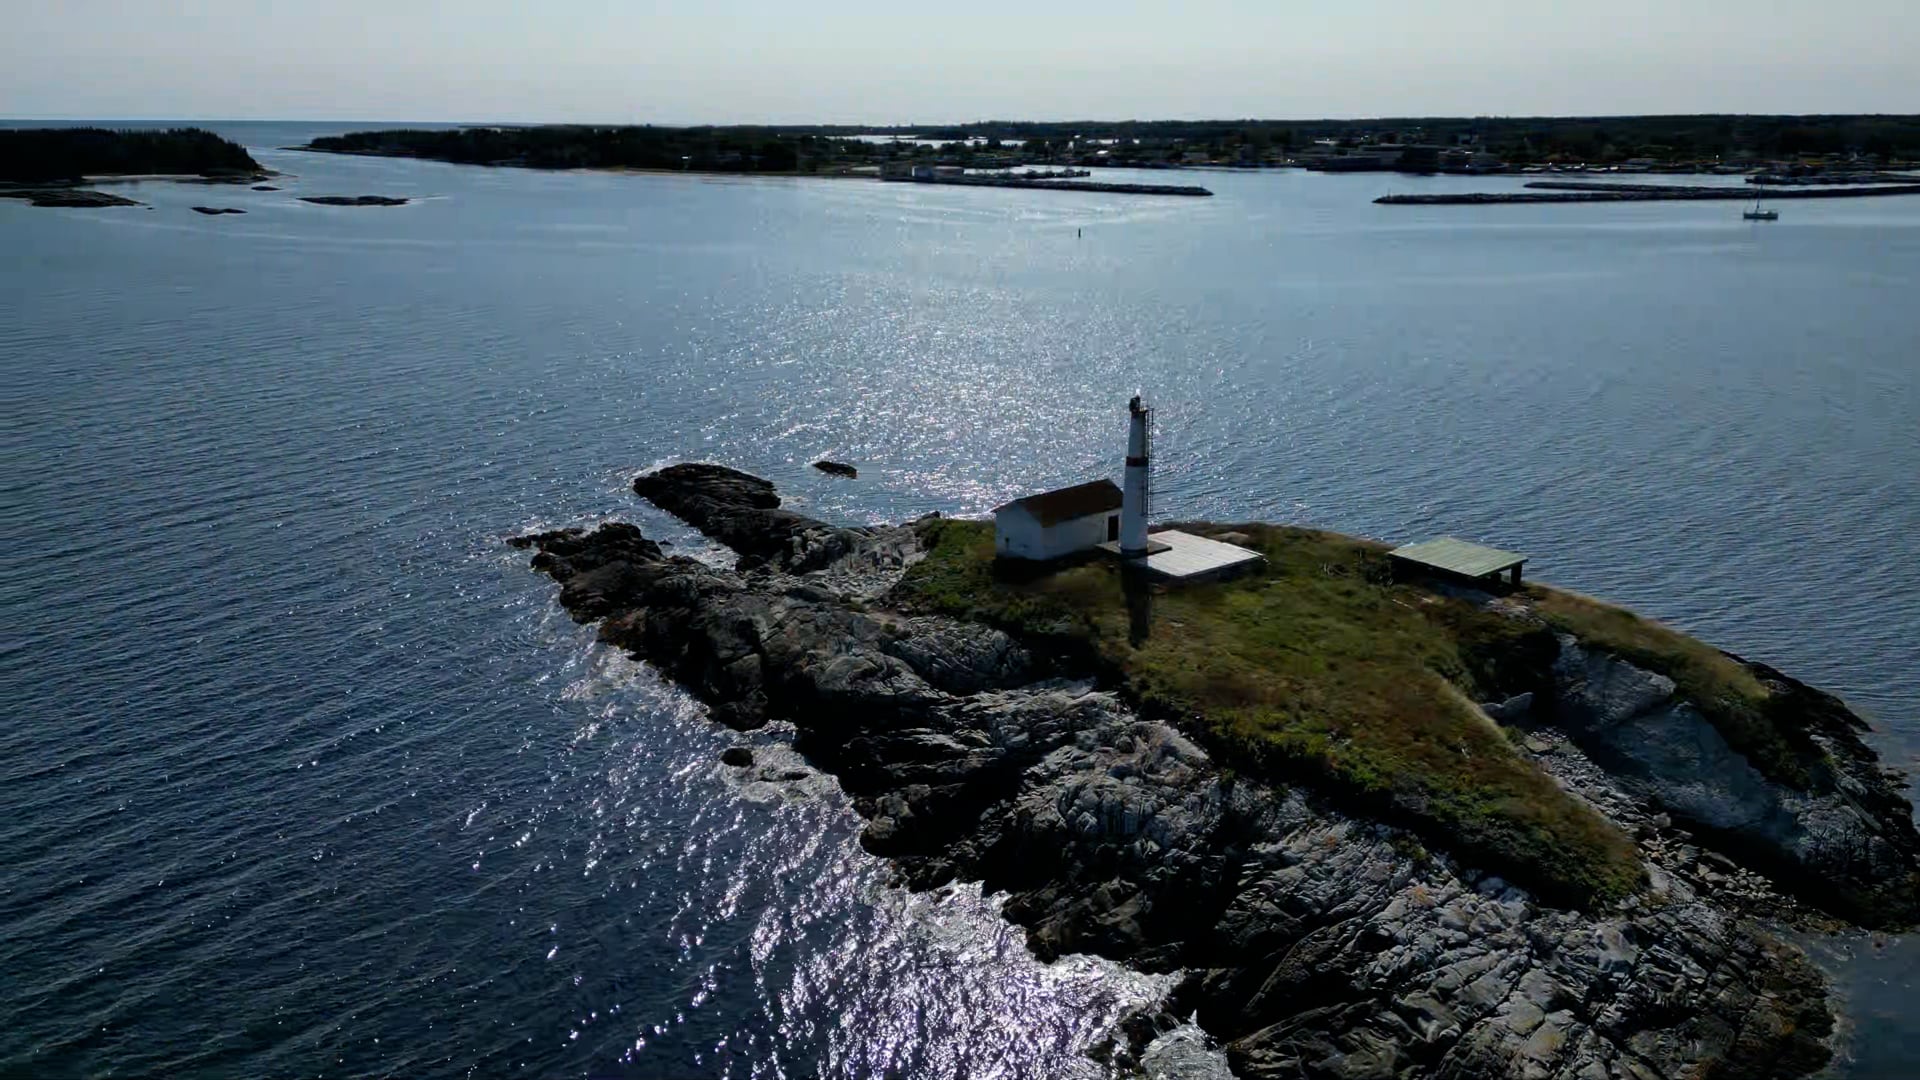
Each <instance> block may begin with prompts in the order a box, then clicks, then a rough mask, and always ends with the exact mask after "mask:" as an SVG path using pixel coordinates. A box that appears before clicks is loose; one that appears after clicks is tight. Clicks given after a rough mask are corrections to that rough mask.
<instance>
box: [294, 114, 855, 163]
mask: <svg viewBox="0 0 1920 1080" xmlns="http://www.w3.org/2000/svg"><path fill="white" fill-rule="evenodd" d="M840 143H841V140H837V139H826V138H819V137H816V136H812V135H803V134H797V133H793V132H787V133H784V134H783V133H782V132H780V131H776V130H775V129H771V128H759V127H719V128H716V127H698V128H670V127H653V126H651V125H649V126H646V127H587V126H580V125H545V126H540V127H484V128H459V129H455V130H438V131H427V130H416V129H401V130H393V131H356V132H352V133H350V134H346V135H328V136H324V137H322V138H318V139H315V140H313V143H312V144H311V149H314V150H325V151H328V152H331V153H336V154H375V155H379V156H383V157H418V158H430V159H432V160H435V161H451V162H455V163H457V164H462V165H519V166H524V167H527V168H534V169H609V168H625V169H691V170H697V171H700V172H759V173H764V172H775V173H784V172H795V171H800V170H802V169H803V165H804V166H807V167H811V166H817V165H818V164H820V163H822V162H824V161H825V160H826V159H827V158H828V157H830V156H831V155H832V153H833V152H834V151H836V150H842V149H844V148H843V147H841V145H840ZM860 146H861V147H862V148H864V146H865V144H860Z"/></svg>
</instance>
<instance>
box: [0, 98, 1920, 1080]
mask: <svg viewBox="0 0 1920 1080" xmlns="http://www.w3.org/2000/svg"><path fill="white" fill-rule="evenodd" d="M213 126H215V127H216V128H218V129H220V130H223V131H224V132H226V133H228V134H230V135H231V136H233V137H235V138H237V139H239V140H240V141H242V142H244V143H246V144H247V145H248V146H249V147H251V148H253V149H254V150H255V152H256V156H257V157H259V158H260V160H262V161H263V162H264V163H266V164H267V165H268V166H270V167H272V168H275V169H279V170H283V171H285V172H286V173H288V174H290V175H288V176H287V177H286V178H284V179H283V180H281V181H277V183H278V184H279V185H280V186H281V187H283V188H284V189H285V190H283V191H280V192H254V191H250V190H247V189H237V190H235V189H228V188H206V187H198V186H187V185H176V184H164V183H144V184H140V185H137V186H132V187H128V188H125V189H119V190H125V191H127V192H128V193H129V194H131V195H132V196H133V197H135V198H138V199H141V200H142V201H145V202H148V203H149V204H151V207H152V208H151V209H147V208H122V209H111V210H81V211H75V210H53V209H38V208H31V207H27V206H24V205H21V204H18V203H14V202H9V201H0V400H4V402H5V407H4V409H0V450H4V454H3V455H0V461H4V470H5V471H4V481H5V483H4V491H5V496H4V503H3V504H0V505H3V506H4V513H0V530H4V531H3V532H0V538H4V540H5V541H6V543H7V547H8V549H9V550H11V551H12V552H13V553H14V554H13V558H11V559H10V560H9V561H8V563H7V565H6V567H5V570H4V572H0V595H3V596H4V600H5V604H6V611H7V615H8V618H7V627H8V629H7V632H6V633H5V635H4V636H0V657H4V664H3V665H0V702H3V703H4V705H5V709H6V723H5V724H4V725H0V1074H4V1075H22V1076H36V1077H39V1076H49V1077H58V1076H82V1075H85V1076H95V1075H103V1076H104V1075H120V1076H149V1075H165V1074H171V1075H196V1076H200V1075H204V1076H236V1077H237V1076H258V1075H271V1076H380V1075H406V1076H455V1075H473V1076H491V1075H505V1074H517V1075H529V1076H532V1075H538V1076H559V1075H574V1076H583V1075H584V1076H634V1077H654V1076H715V1077H720V1076H725V1077H809V1076H835V1077H838V1076H887V1075H897V1076H913V1077H922V1076H928V1077H961V1076H968V1077H979V1076H1007V1077H1024V1076H1034V1077H1042V1076H1071V1075H1081V1076H1098V1075H1101V1073H1100V1070H1099V1068H1098V1067H1097V1066H1096V1065H1094V1063H1093V1062H1091V1061H1090V1060H1089V1059H1087V1058H1086V1057H1085V1056H1084V1050H1085V1049H1086V1048H1087V1047H1088V1046H1090V1045H1092V1044H1093V1043H1095V1042H1097V1041H1098V1040H1099V1039H1101V1038H1102V1037H1104V1036H1105V1035H1106V1034H1107V1033H1108V1031H1109V1030H1110V1029H1111V1026H1112V1024H1113V1022H1114V1019H1115V1017H1116V1016H1117V1015H1119V1013H1120V1012H1122V1011H1123V1010H1124V1009H1126V1008H1128V1007H1129V1006H1131V1005H1134V1004H1138V1003H1140V1002H1144V1001H1148V1000H1150V999H1152V998H1153V997H1154V996H1155V995H1156V994H1158V993H1160V992H1162V990H1163V989H1164V985H1165V983H1164V980H1156V979H1151V978H1146V977H1142V976H1138V975H1134V974H1130V973H1128V972H1125V971H1124V970H1122V969H1119V968H1116V967H1114V966H1113V965H1110V964H1105V963H1102V962H1099V961H1097V960H1092V959H1088V958H1069V959H1067V960H1064V961H1062V962H1059V963H1056V964H1052V965H1043V964H1039V963H1037V962H1035V961H1034V960H1033V959H1032V958H1031V957H1030V956H1029V955H1028V954H1027V953H1026V951H1025V947H1024V943H1023V940H1022V937H1021V934H1020V933H1019V932H1018V931H1017V930H1014V929H1012V928H1010V927H1008V926H1007V925H1006V924H1005V923H1004V922H1003V921H1001V920H1000V919H999V917H998V915H997V905H996V902H995V900H994V898H992V897H983V896H981V895H979V892H978V890H977V889H968V888H956V889H952V890H947V891H945V892H942V893H936V894H911V893H907V892H905V891H903V890H901V889H899V888H897V887H893V886H892V885H890V884H889V875H888V872H887V868H886V867H885V865H884V864H882V863H879V862H878V861H877V860H874V859H872V858H870V857H868V856H866V855H865V854H863V853H862V852H861V851H860V849H859V846H858V843H857V841H856V836H857V832H858V821H857V819H856V818H855V817H854V815H853V814H852V812H851V811H850V809H849V808H848V806H847V803H846V800H845V799H844V798H843V797H842V796H841V795H840V794H839V793H838V792H837V789H836V788H835V787H834V785H833V784H832V783H831V782H830V781H829V780H826V779H823V778H817V777H816V778H814V779H810V780H806V781H802V782H798V783H794V784H786V785H780V786H778V787H777V788H776V787H771V786H765V785H741V784H740V783H738V782H737V781H736V780H734V779H733V778H731V777H730V776H729V775H728V774H727V773H728V771H727V770H725V769H723V768H721V767H719V765H718V756H719V753H720V751H721V750H722V749H724V748H725V747H726V746H727V745H730V743H731V741H732V737H731V736H730V735H728V734H726V733H723V732H721V731H719V730H717V729H716V728H715V727H714V726H712V725H710V724H708V723H707V722H706V721H705V720H704V719H703V718H702V716H701V714H700V709H699V707H698V706H697V705H695V704H693V703H692V702H690V701H689V700H688V699H687V698H686V697H685V696H684V695H683V694H681V693H679V692H678V691H676V690H675V689H674V688H672V687H671V686H668V685H665V684H663V683H662V682H661V681H660V680H659V679H658V678H656V677H655V676H654V675H653V674H652V673H650V672H649V671H648V670H646V669H645V668H644V667H643V666H640V665H637V664H634V663H632V662H630V661H628V660H625V659H624V658H622V657H619V656H617V655H613V654H610V653H608V652H607V651H606V650H603V649H600V648H597V647H596V646H594V644H593V642H592V639H591V634H590V633H589V632H587V631H584V630H582V629H580V628H578V627H575V626H573V625H572V624H571V623H570V622H569V621H567V619H566V618H565V617H564V615H562V614H561V613H559V611H558V609H557V606H556V604H555V603H554V600H553V588H552V586H551V585H550V584H549V583H547V582H546V581H545V580H544V579H543V578H541V577H539V576H537V575H534V574H532V573H530V572H529V571H528V570H527V569H526V567H525V561H524V558H523V557H522V555H521V554H520V553H515V552H511V551H509V550H507V549H506V548H505V547H504V546H503V545H502V543H501V539H502V538H503V537H505V536H508V535H511V534H514V533H518V532H521V531H525V530H528V529H532V528H549V527H554V526H558V525H563V524H588V523H592V522H595V521H599V520H603V519H607V518H613V517H620V518H626V519H629V520H634V521H637V522H639V523H640V524H642V526H643V527H645V528H647V529H648V530H649V533H650V534H657V535H660V536H662V537H665V538H667V539H669V540H671V541H672V542H674V543H676V544H678V545H680V546H681V547H683V548H686V549H691V550H693V551H695V552H700V553H704V554H708V555H711V556H712V557H719V553H717V552H713V551H712V549H711V548H709V547H707V546H706V545H704V543H703V542H702V541H700V540H699V538H698V537H697V536H694V535H692V534H691V533H690V532H689V531H688V530H686V529H685V528H683V527H680V526H678V525H677V524H676V523H674V522H672V521H670V520H668V519H666V518H664V517H663V516H661V515H659V514H658V513H656V512H653V511H651V510H650V509H649V508H647V507H645V506H643V505H641V504H639V502H638V500H636V499H635V498H634V497H633V496H632V495H631V494H630V493H629V492H628V491H627V488H626V482H627V480H628V478H629V477H630V476H631V475H632V474H633V473H634V472H636V471H639V470H641V469H644V468H647V467H650V466H654V465H658V464H662V463H666V462H670V461H675V460H681V459H689V458H692V459H707V460H715V461H721V462H725V463H728V464H732V465H736V466H739V467H741V468H745V469H748V470H751V471H754V472H758V473H761V474H763V475H766V476H769V477H771V478H772V479H774V480H776V481H777V482H778V483H780V485H781V486H782V488H783V490H784V491H785V492H787V493H788V494H789V495H790V496H791V498H792V500H793V502H794V503H795V504H796V505H797V506H798V507H800V508H801V509H803V510H806V511H807V512H810V513H814V514H817V515H821V516H824V517H828V518H832V519H835V520H847V521H862V522H867V521H874V522H877V521H884V520H896V519H899V518H902V517H906V516H911V515H916V514H919V513H923V512H925V511H928V510H941V511H943V512H948V513H962V514H977V513H982V512H984V511H986V510H987V509H989V508H990V507H992V506H993V505H995V504H996V503H997V502H999V501H1002V500H1003V499H1005V498H1008V497H1010V496H1013V495H1016V494H1019V493H1022V492H1026V491H1030V490H1033V489H1036V488H1039V487H1043V486H1050V485H1054V484H1059V483H1066V482H1072V481H1078V480H1082V479H1087V478H1090V477H1093V476H1098V475H1104V474H1112V473H1114V472H1117V470H1118V463H1119V458H1120V456H1121V454H1122V453H1123V447H1122V437H1123V433H1124V404H1125V401H1126V399H1127V397H1128V396H1129V395H1130V394H1132V393H1133V392H1134V391H1135V390H1144V391H1146V392H1147V393H1149V394H1150V395H1151V396H1152V397H1153V398H1154V400H1155V402H1156V404H1157V405H1158V407H1159V411H1158V413H1157V420H1158V431H1157V435H1156V438H1157V443H1156V447H1155V455H1156V468H1157V469H1158V474H1157V477H1156V483H1157V488H1156V510H1157V513H1158V514H1160V515H1161V516H1163V517H1166V518H1191V517H1209V518H1216V519H1230V518H1237V519H1246V518H1261V519H1269V520H1281V521H1290V522H1298V523H1303V524H1310V525H1315V526H1321V527H1327V528H1334V529H1340V530H1343V531H1348V532H1356V533H1363V534H1367V535H1372V536H1377V537H1380V538H1383V539H1390V540H1396V541H1398V540H1406V539H1412V538H1417V537H1423V536H1427V535H1432V534H1439V533H1452V534H1457V535H1463V536H1470V537H1475V538H1479V539H1482V540H1485V541H1487V542H1490V543H1495V544H1498V545H1501V546H1504V547H1511V548H1515V549H1518V550H1521V551H1524V552H1527V553H1529V554H1530V555H1531V556H1532V557H1533V560H1534V561H1533V562H1532V563H1531V564H1530V567H1529V571H1530V573H1532V574H1533V575H1535V576H1538V577H1541V578H1545V579H1549V580H1552V581H1554V582H1556V583H1559V584H1562V585H1565V586H1569V587H1573V588H1577V589H1581V590H1584V591H1589V592H1593V593H1596V594H1600V595H1604V596H1606V597H1609V598H1611V599H1615V600H1619V601H1622V602H1625V603H1628V604H1630V605H1632V606H1635V607H1636V608H1638V609H1640V610H1642V611H1643V612H1646V613H1648V614H1651V615H1655V616H1658V617H1660V618H1663V619H1666V620H1668V621H1670V622H1673V623H1675V624H1677V625H1679V626H1682V627H1684V628H1686V629H1689V630H1691V631H1694V632H1696V633H1698V634H1700V635H1702V636H1704V637H1706V638H1707V639H1709V640H1711V641H1714V642H1715V643H1717V644H1721V645H1723V646H1725V647H1727V648H1730V649H1733V650H1735V651H1737V652H1740V653H1743V654H1745V655H1748V656H1752V657H1755V658H1758V659H1764V660H1766V661H1768V662H1770V663H1773V664H1775V665H1776V666H1778V667H1781V668H1783V669H1785V670H1787V671H1788V672H1790V673H1793V674H1795V675H1797V676H1799V677H1801V678H1804V679H1806V680H1808V681H1810V682H1813V683H1815V684H1817V685H1820V686H1823V687H1825V688H1828V689H1831V690H1833V691H1835V692H1838V693H1840V694H1842V695H1843V696H1845V697H1846V698H1847V699H1848V700H1849V701H1850V702H1851V703H1853V704H1854V705H1855V706H1856V708H1857V709H1859V711H1861V712H1862V713H1863V714H1864V715H1867V716H1869V717H1870V718H1871V719H1872V720H1873V722H1874V723H1875V725H1876V727H1877V729H1878V730H1877V734H1876V736H1875V741H1876V745H1877V746H1878V747H1879V748H1880V749H1881V751H1882V753H1883V754H1884V755H1885V756H1886V757H1887V758H1888V760H1889V762H1890V763H1892V764H1896V765H1910V764H1913V763H1914V762H1915V758H1916V754H1917V753H1920V663H1916V659H1920V655H1917V653H1920V650H1916V647H1915V645H1914V642H1915V641H1916V639H1917V638H1920V613H1916V605H1915V604H1914V601H1915V599H1916V598H1920V423H1916V417H1917V416H1920V312H1917V311H1916V307H1915V303H1914V300H1915V297H1916V296H1920V200H1898V199H1890V200H1868V199H1860V200H1836V201H1831V202H1803V203H1784V204H1782V206H1781V221H1779V222H1777V223H1771V224H1766V225H1755V224H1751V223H1746V222H1742V221H1741V220H1739V217H1738V209H1739V208H1738V206H1737V204H1641V205H1634V204H1627V205H1620V206H1511V207H1439V208H1413V207H1377V206H1374V205H1372V204H1371V202H1370V201H1369V200H1370V199H1371V198H1372V197H1373V196H1375V195H1377V194H1380V193H1383V192H1385V191H1387V190H1399V191H1410V190H1415V189H1420V190H1426V189H1436V190H1437V189H1445V188H1449V187H1459V188H1470V189H1488V188H1498V187H1503V186H1509V185H1512V184H1515V183H1517V181H1515V180H1507V179H1485V178H1480V179H1458V178H1435V179H1427V180H1418V179H1411V178H1403V177H1378V176H1373V177H1369V176H1343V177H1328V176H1315V175H1308V174H1300V173H1262V174H1247V173H1227V172H1218V173H1214V172H1209V173H1201V174H1194V175H1195V176H1196V177H1198V179H1197V181H1196V182H1200V183H1204V184H1206V185H1207V186H1209V187H1211V188H1213V189H1214V190H1215V191H1216V193H1217V196H1216V197H1215V198H1213V199H1207V200H1187V199H1175V200H1150V199H1138V198H1127V197H1122V196H1104V195H1081V194H1073V195H1068V194H1061V193H1047V192H1023V191H993V190H952V189H938V188H932V189H929V188H923V187H915V186H908V185H881V184H877V183H871V182H864V181H851V180H819V181H790V180H778V179H750V178H741V179H724V178H708V177H691V176H616V175H605V174H547V173H533V172H525V171H517V170H482V169H471V168H461V167H457V166H448V165H439V164H433V163H423V162H408V161H389V160H376V159H357V158H335V157H326V156H318V155H306V154H299V153H293V152H285V151H280V150H277V149H275V148H276V147H280V146H285V145H288V144H291V143H294V142H298V141H304V140H305V139H306V138H307V137H310V136H311V135H314V134H318V133H323V132H325V131H330V130H349V129H351V128H352V127H353V126H355V125H313V124H286V125H270V124H232V125H213ZM361 126H363V125H361ZM302 194H345V195H356V194H389V195H406V196H410V197H413V198H415V199H416V200H418V201H416V202H415V203H413V204H411V205H408V206H405V207H399V208H391V209H386V208H365V209H362V208H354V209H343V208H329V207H318V206H312V205H309V204H305V203H301V202H298V201H296V199H295V198H294V196H296V195H302ZM195 204H211V205H222V206H238V207H242V208H244V209H246V210H247V211H248V213H247V214H246V215H245V216H229V217H220V218H208V217H202V216H200V215H197V214H194V213H191V212H190V211H189V209H188V208H189V207H190V206H192V205H195ZM821 456H831V457H834V458H837V459H840V460H846V461H851V462H853V463H855V464H857V465H858V466H859V468H860V471H861V472H860V479H859V480H857V481H853V482H846V481H840V480H836V479H833V478H829V477H825V476H821V475H817V474H815V473H814V472H813V471H812V470H810V469H808V468H806V464H807V463H808V462H810V461H812V460H813V459H815V458H817V457H821ZM754 738H755V740H756V741H757V742H758V743H760V744H762V745H763V746H764V747H765V748H766V751H767V752H768V753H771V754H775V755H779V754H782V753H785V751H783V750H782V749H781V748H780V734H779V732H777V731H771V732H766V733H761V734H758V735H756V736H755V737H754ZM797 764H799V763H798V762H797V761H796V765H797ZM1816 948H1817V951H1818V952H1819V953H1820V955H1821V956H1822V957H1823V959H1824V960H1825V961H1826V962H1828V963H1829V964H1830V965H1831V967H1832V969H1833V970H1834V972H1835V973H1836V978H1837V980H1838V985H1839V987H1840V989H1841V991H1842V993H1843V994H1844V995H1845V999H1846V1011H1847V1013H1848V1015H1849V1017H1850V1029H1849V1031H1850V1035H1849V1043H1848V1047H1847V1053H1848V1060H1847V1062H1845V1063H1844V1065H1843V1067H1842V1068H1841V1069H1839V1070H1837V1073H1836V1074H1837V1075H1844V1076H1849V1077H1892V1076H1902V1075H1907V1069H1908V1063H1910V1062H1911V1061H1913V1060H1915V1059H1916V1058H1920V1008H1917V1007H1915V1006H1914V1005H1913V1004H1912V1001H1913V1000H1914V998H1913V994H1914V990H1915V988H1916V986H1920V947H1916V946H1915V945H1913V944H1910V943H1909V942H1907V941H1906V940H1904V939H1900V938H1871V937H1868V936H1865V935H1847V936H1842V937H1838V938H1833V939H1827V940H1822V941H1819V942H1817V943H1816Z"/></svg>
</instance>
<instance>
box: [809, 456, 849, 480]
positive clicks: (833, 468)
mask: <svg viewBox="0 0 1920 1080" xmlns="http://www.w3.org/2000/svg"><path fill="white" fill-rule="evenodd" d="M813 467H814V468H816V469H819V470H820V471H821V472H823V473H827V474H828V475H830V476H844V477H846V478H847V479H849V480H852V479H854V478H856V477H858V476H859V475H860V470H858V469H856V468H854V467H853V466H851V465H846V464H842V463H841V462H838V461H826V460H824V459H823V460H820V461H816V462H814V463H813Z"/></svg>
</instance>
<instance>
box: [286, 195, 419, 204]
mask: <svg viewBox="0 0 1920 1080" xmlns="http://www.w3.org/2000/svg"><path fill="white" fill-rule="evenodd" d="M300 201H301V202H310V203H317V204H319V205H321V206H405V205H407V202H408V200H406V199H397V198H394V197H393V196H390V195H302V196H300Z"/></svg>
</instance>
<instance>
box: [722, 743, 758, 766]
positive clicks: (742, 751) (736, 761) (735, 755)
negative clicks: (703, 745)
mask: <svg viewBox="0 0 1920 1080" xmlns="http://www.w3.org/2000/svg"><path fill="white" fill-rule="evenodd" d="M720 760H721V761H723V762H725V763H727V764H728V765H731V766H733V767H734V768H736V769H744V768H746V767H747V766H749V765H751V764H753V751H752V750H749V749H748V748H746V747H744V746H729V747H727V752H726V753H724V754H721V755H720Z"/></svg>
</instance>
